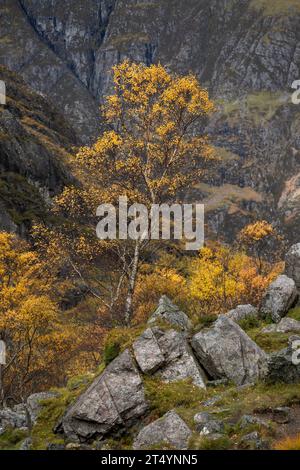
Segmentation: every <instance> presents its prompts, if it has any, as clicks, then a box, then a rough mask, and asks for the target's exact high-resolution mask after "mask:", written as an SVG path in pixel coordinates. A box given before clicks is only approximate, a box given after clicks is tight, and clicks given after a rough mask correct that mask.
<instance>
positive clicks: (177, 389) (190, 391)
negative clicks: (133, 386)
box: [144, 377, 206, 418]
mask: <svg viewBox="0 0 300 470" xmlns="http://www.w3.org/2000/svg"><path fill="white" fill-rule="evenodd" d="M144 385H145V392H146V398H147V400H148V401H149V403H150V408H151V411H152V414H153V415H154V416H155V417H157V418H158V417H160V416H162V415H164V414H165V413H167V412H168V411H170V410H172V409H174V408H177V409H178V411H179V412H181V413H180V414H181V415H185V417H188V415H186V414H185V412H186V411H192V412H193V410H194V409H197V407H199V403H200V401H201V400H203V399H204V397H205V396H206V391H205V390H202V389H200V388H199V387H197V386H196V385H194V384H193V383H191V381H189V380H180V381H178V382H173V383H163V382H161V381H159V380H156V379H153V378H149V377H146V378H145V379H144Z"/></svg>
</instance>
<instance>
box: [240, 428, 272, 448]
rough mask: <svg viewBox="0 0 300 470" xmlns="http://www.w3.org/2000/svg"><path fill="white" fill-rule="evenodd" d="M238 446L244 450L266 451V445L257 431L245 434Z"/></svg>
mask: <svg viewBox="0 0 300 470" xmlns="http://www.w3.org/2000/svg"><path fill="white" fill-rule="evenodd" d="M240 445H241V446H242V447H243V448H245V449H253V450H265V449H268V443H266V442H265V441H263V440H262V439H261V437H260V435H259V433H258V432H257V431H254V432H251V433H250V434H246V435H245V436H243V437H242V438H241V440H240Z"/></svg>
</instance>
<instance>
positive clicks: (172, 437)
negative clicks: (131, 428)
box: [133, 411, 192, 450]
mask: <svg viewBox="0 0 300 470" xmlns="http://www.w3.org/2000/svg"><path fill="white" fill-rule="evenodd" d="M191 435H192V432H191V430H190V429H189V427H188V426H187V425H186V423H185V422H184V421H183V420H182V419H181V418H180V417H179V416H178V414H177V413H175V412H174V411H169V412H168V413H166V414H165V415H164V416H163V417H162V418H160V419H158V420H156V421H154V422H153V423H151V424H149V425H148V426H146V427H144V428H143V429H142V430H141V431H140V432H139V434H138V436H137V438H136V439H135V441H134V443H133V449H135V450H138V449H149V448H151V447H153V446H155V445H157V444H160V445H161V444H162V445H163V444H164V443H165V444H167V445H168V448H169V447H170V446H171V447H172V448H173V449H178V450H184V449H187V447H188V441H189V438H190V437H191Z"/></svg>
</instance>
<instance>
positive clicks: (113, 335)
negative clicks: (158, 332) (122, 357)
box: [104, 326, 145, 365]
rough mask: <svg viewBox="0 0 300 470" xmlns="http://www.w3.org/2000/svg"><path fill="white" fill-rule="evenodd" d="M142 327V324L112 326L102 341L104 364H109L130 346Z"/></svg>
mask: <svg viewBox="0 0 300 470" xmlns="http://www.w3.org/2000/svg"><path fill="white" fill-rule="evenodd" d="M144 329H145V327H144V326H140V327H137V328H113V329H112V330H110V332H109V333H108V335H107V336H106V339H105V342H104V362H105V364H106V365H107V364H109V363H110V362H111V361H112V360H114V359H115V358H116V357H117V356H118V355H119V354H120V353H121V352H123V351H125V349H127V348H131V346H132V344H133V343H134V341H135V340H136V339H137V338H138V337H139V336H140V334H141V333H142V332H143V331H144Z"/></svg>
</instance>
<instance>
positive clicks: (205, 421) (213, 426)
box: [194, 411, 224, 436]
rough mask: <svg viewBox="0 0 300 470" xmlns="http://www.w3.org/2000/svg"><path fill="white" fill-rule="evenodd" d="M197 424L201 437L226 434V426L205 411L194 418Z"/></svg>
mask: <svg viewBox="0 0 300 470" xmlns="http://www.w3.org/2000/svg"><path fill="white" fill-rule="evenodd" d="M194 422H195V424H196V431H198V432H199V433H200V435H201V436H208V435H211V434H222V433H223V432H224V424H223V423H222V421H219V420H217V419H215V417H214V416H212V415H211V414H210V413H207V412H206V411H203V412H201V413H197V414H196V415H195V416H194Z"/></svg>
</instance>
